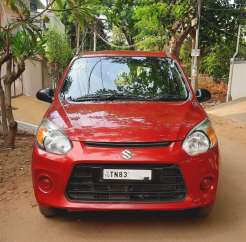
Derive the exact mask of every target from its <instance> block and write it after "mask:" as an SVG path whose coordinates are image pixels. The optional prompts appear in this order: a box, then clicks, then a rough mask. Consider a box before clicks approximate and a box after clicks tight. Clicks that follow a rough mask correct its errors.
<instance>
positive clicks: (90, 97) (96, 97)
mask: <svg viewBox="0 0 246 242" xmlns="http://www.w3.org/2000/svg"><path fill="white" fill-rule="evenodd" d="M68 99H69V100H70V101H72V102H86V101H114V100H138V101H145V100H147V99H146V98H144V97H138V96H131V95H124V94H110V95H87V96H82V97H78V98H72V97H69V98H68Z"/></svg>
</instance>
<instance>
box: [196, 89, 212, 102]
mask: <svg viewBox="0 0 246 242" xmlns="http://www.w3.org/2000/svg"><path fill="white" fill-rule="evenodd" d="M196 98H197V100H198V102H200V103H202V102H206V101H208V100H209V99H210V98H211V93H210V92H209V91H208V90H207V89H203V88H201V89H197V91H196Z"/></svg>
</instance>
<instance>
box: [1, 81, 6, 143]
mask: <svg viewBox="0 0 246 242" xmlns="http://www.w3.org/2000/svg"><path fill="white" fill-rule="evenodd" d="M0 107H1V121H2V135H3V138H4V139H5V138H6V137H7V134H8V123H7V116H6V109H5V99H4V91H3V88H2V84H1V83H0Z"/></svg>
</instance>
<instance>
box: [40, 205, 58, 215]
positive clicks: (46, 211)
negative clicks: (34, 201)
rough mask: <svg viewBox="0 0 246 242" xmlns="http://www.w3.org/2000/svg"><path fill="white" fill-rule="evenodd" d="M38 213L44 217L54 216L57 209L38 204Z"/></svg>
mask: <svg viewBox="0 0 246 242" xmlns="http://www.w3.org/2000/svg"><path fill="white" fill-rule="evenodd" d="M39 211H40V213H41V214H42V215H43V216H45V217H46V218H51V217H55V216H56V215H57V209H55V208H51V207H46V206H42V205H39Z"/></svg>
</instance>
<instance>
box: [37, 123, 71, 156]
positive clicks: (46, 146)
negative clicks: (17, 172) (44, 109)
mask: <svg viewBox="0 0 246 242" xmlns="http://www.w3.org/2000/svg"><path fill="white" fill-rule="evenodd" d="M36 140H37V143H38V145H39V147H40V148H41V149H43V150H46V151H47V152H50V153H54V154H58V155H63V154H66V153H67V152H68V151H69V150H71V148H72V144H71V142H70V140H69V139H68V138H67V137H66V136H65V135H64V134H63V133H62V132H61V131H60V130H59V129H58V128H57V127H56V126H55V125H54V124H53V123H52V122H51V121H49V120H48V119H44V120H43V122H42V123H41V125H40V126H39V128H38V131H37V136H36Z"/></svg>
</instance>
